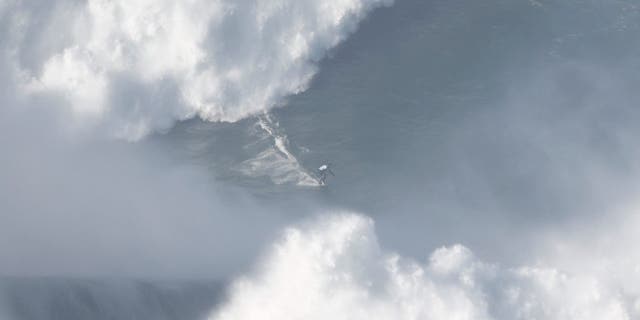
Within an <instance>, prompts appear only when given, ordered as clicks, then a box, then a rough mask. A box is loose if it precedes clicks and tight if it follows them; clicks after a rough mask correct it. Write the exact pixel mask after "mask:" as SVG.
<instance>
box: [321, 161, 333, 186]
mask: <svg viewBox="0 0 640 320" xmlns="http://www.w3.org/2000/svg"><path fill="white" fill-rule="evenodd" d="M330 165H331V164H330V163H327V164H323V165H321V166H320V168H318V176H319V177H320V184H321V185H325V182H326V181H327V174H331V175H332V176H335V174H333V171H331V169H330V168H329V166H330Z"/></svg>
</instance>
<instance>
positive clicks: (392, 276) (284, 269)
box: [210, 213, 640, 320]
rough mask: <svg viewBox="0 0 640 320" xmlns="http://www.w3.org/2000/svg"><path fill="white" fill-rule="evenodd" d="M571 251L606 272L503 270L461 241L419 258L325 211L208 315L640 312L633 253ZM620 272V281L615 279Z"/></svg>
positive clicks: (609, 315) (363, 222) (352, 218)
mask: <svg viewBox="0 0 640 320" xmlns="http://www.w3.org/2000/svg"><path fill="white" fill-rule="evenodd" d="M593 256H596V254H595V252H594V254H593V255H592V257H593ZM572 258H575V259H576V260H579V261H581V262H582V263H585V265H591V266H593V265H607V266H608V268H605V269H604V270H607V271H608V272H605V273H599V272H595V271H593V270H589V271H588V270H587V269H586V268H580V267H578V268H577V269H569V270H563V269H561V268H558V267H555V266H548V265H543V264H540V265H533V266H522V267H503V266H500V265H497V264H490V263H486V262H483V261H481V260H480V259H478V258H477V257H475V256H474V255H473V253H472V252H471V251H470V250H469V249H467V248H466V247H464V246H461V245H454V246H450V247H443V248H440V249H438V250H436V251H435V252H433V253H432V254H431V256H430V258H429V260H428V262H427V263H419V262H416V261H413V260H411V259H408V258H403V257H401V256H398V255H397V254H392V253H387V252H385V251H384V250H383V249H381V248H380V246H379V244H378V242H377V240H376V234H375V230H374V223H373V221H372V220H371V219H369V218H367V217H365V216H361V215H357V214H351V213H344V214H334V215H328V216H325V217H323V218H322V219H321V220H318V221H317V222H315V223H313V224H310V225H307V226H306V227H296V228H290V229H288V230H287V232H286V233H285V236H284V238H283V239H282V240H281V241H280V242H279V243H277V244H276V245H275V246H274V247H273V249H272V251H271V252H270V254H269V255H268V256H267V257H266V259H265V261H264V263H263V264H262V265H261V266H260V268H259V270H257V272H256V274H254V275H251V276H247V277H244V278H241V279H239V280H237V281H236V283H235V285H234V286H233V288H232V290H231V293H230V297H229V301H228V302H227V303H226V305H224V306H223V307H222V308H221V309H219V310H217V311H215V312H214V313H213V314H212V315H211V317H210V319H212V320H228V319H234V320H242V319H280V320H283V319H308V320H313V319H318V320H320V319H350V320H354V319H363V320H364V319H367V320H371V319H394V320H400V319H407V320H408V319H612V320H613V319H632V318H635V317H638V316H640V292H639V291H638V289H640V288H638V287H637V282H635V281H633V274H634V272H629V271H630V270H632V269H633V266H634V265H635V266H636V270H637V261H638V260H633V259H631V260H633V261H632V262H634V263H635V264H633V263H632V264H625V263H624V259H620V258H621V257H620V256H618V257H617V258H616V257H615V255H604V256H598V257H597V258H596V259H598V260H599V261H600V263H598V264H594V263H593V261H588V260H585V257H581V258H577V257H576V255H573V256H572ZM635 258H637V257H635ZM635 258H634V259H635ZM629 266H631V269H625V268H626V267H629ZM583 267H584V266H583ZM636 273H637V272H636ZM616 275H625V277H626V278H625V279H617V280H616ZM630 280H631V281H630ZM633 283H635V284H633Z"/></svg>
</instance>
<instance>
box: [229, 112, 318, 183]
mask: <svg viewBox="0 0 640 320" xmlns="http://www.w3.org/2000/svg"><path fill="white" fill-rule="evenodd" d="M255 127H256V129H258V131H257V132H256V134H257V135H258V136H259V139H260V140H265V139H268V140H271V142H270V143H269V144H268V147H267V148H266V149H264V150H263V151H261V152H259V153H258V154H257V155H256V156H255V157H253V158H251V159H248V160H245V161H243V162H242V163H240V164H239V165H237V166H236V168H235V169H236V170H237V171H239V172H240V173H242V174H244V175H245V176H248V177H252V178H258V177H268V178H269V179H270V180H271V181H272V182H273V183H275V184H278V185H285V184H288V185H296V186H304V187H319V186H321V184H320V182H319V181H318V179H317V178H316V177H315V175H314V174H313V173H312V172H310V171H309V170H307V169H306V168H305V167H304V166H303V165H302V164H301V163H300V161H299V160H298V158H297V157H296V156H295V155H294V154H293V153H292V152H291V151H290V144H289V138H288V137H287V135H286V134H285V133H284V131H283V130H282V129H281V128H280V125H279V123H278V122H277V121H276V120H275V119H274V117H273V116H272V115H270V114H268V113H265V114H263V115H261V116H259V117H258V120H257V122H256V124H255Z"/></svg>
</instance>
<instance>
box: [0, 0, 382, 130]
mask: <svg viewBox="0 0 640 320" xmlns="http://www.w3.org/2000/svg"><path fill="white" fill-rule="evenodd" d="M391 2H392V0H340V1H321V0H305V1H300V0H278V1H274V0H243V1H231V0H219V1H206V0H189V1H179V2H176V1H169V0H161V1H157V0H115V1H106V0H88V1H87V2H86V3H79V2H77V1H71V0H68V1H55V2H52V3H48V4H46V5H42V4H38V3H33V2H28V1H24V2H23V1H17V2H11V1H9V2H8V3H6V4H5V6H3V8H2V12H0V15H2V16H3V17H5V18H6V19H5V22H4V23H3V25H4V27H6V29H7V30H10V35H11V37H10V38H11V39H9V40H8V41H7V42H8V45H7V44H5V45H7V47H8V50H6V51H7V52H10V54H9V56H11V57H12V58H13V59H14V60H15V63H16V64H17V65H18V68H19V69H20V72H19V78H20V82H21V83H22V88H23V89H24V90H25V92H26V93H28V94H47V95H55V96H58V97H62V98H63V100H64V101H65V103H66V104H67V105H68V106H69V107H70V110H72V112H73V115H74V117H76V118H78V119H80V120H81V121H86V122H93V123H97V124H99V125H100V126H103V127H105V128H106V129H107V130H108V133H109V134H110V135H115V136H118V137H124V138H127V139H138V138H140V137H142V136H144V135H146V134H148V133H149V132H151V131H154V130H162V129H166V128H168V127H170V126H171V125H172V124H173V122H174V121H175V120H176V119H185V118H190V117H193V116H196V115H198V116H200V117H201V118H202V119H206V120H211V121H236V120H238V119H241V118H243V117H246V116H248V115H253V114H256V113H259V112H263V111H265V110H267V109H269V108H272V107H273V106H276V105H278V104H281V103H283V99H284V98H285V97H286V96H287V95H290V94H295V93H298V92H300V91H302V90H304V89H305V88H306V87H307V86H308V85H309V81H310V80H311V78H312V76H313V75H314V74H315V73H316V71H317V62H318V61H319V60H320V59H321V58H322V57H324V56H325V54H326V53H327V51H328V50H330V49H331V48H333V47H334V46H336V45H337V44H338V43H340V41H342V40H343V39H345V37H346V36H347V35H348V34H349V33H350V32H352V31H353V30H354V29H355V28H356V26H357V23H358V22H359V21H360V20H362V19H363V18H364V17H365V16H366V14H367V13H368V12H369V11H370V10H372V9H374V8H376V7H379V6H382V5H390V4H391ZM34 49H37V50H34ZM36 52H37V54H36Z"/></svg>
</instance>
